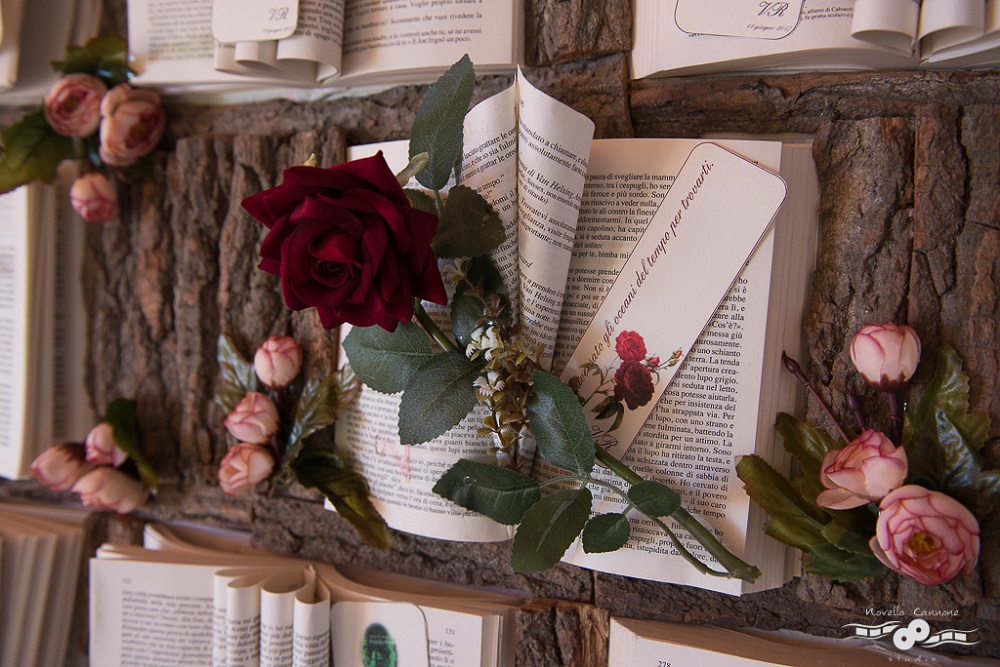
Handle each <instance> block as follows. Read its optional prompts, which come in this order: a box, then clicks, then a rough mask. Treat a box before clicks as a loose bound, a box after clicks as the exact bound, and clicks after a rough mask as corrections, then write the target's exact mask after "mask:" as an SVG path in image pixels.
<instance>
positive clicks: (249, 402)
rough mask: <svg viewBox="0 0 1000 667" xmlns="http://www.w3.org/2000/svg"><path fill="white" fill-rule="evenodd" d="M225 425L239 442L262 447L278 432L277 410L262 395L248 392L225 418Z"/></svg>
mask: <svg viewBox="0 0 1000 667" xmlns="http://www.w3.org/2000/svg"><path fill="white" fill-rule="evenodd" d="M225 424H226V428H227V429H228V430H229V432H230V433H231V434H232V435H233V437H234V438H236V439H237V440H239V441H240V442H250V443H253V444H255V445H262V444H264V443H266V442H267V441H269V440H270V439H271V436H273V435H274V434H275V433H277V432H278V408H277V407H275V405H274V403H272V402H271V399H269V398H268V397H267V396H265V395H264V394H261V393H259V392H256V391H248V392H247V393H246V396H244V397H243V398H242V399H241V400H240V402H239V403H237V404H236V407H235V408H233V411H232V412H230V413H229V416H228V417H226V421H225Z"/></svg>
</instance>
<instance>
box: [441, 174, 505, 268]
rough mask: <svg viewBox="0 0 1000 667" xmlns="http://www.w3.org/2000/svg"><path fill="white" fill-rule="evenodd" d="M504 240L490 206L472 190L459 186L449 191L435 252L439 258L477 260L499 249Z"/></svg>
mask: <svg viewBox="0 0 1000 667" xmlns="http://www.w3.org/2000/svg"><path fill="white" fill-rule="evenodd" d="M504 236H505V233H504V227H503V222H501V220H500V216H499V215H498V214H497V212H496V211H495V210H494V209H493V207H492V206H490V203H489V202H488V201H486V200H485V199H483V196H482V195H480V194H479V193H478V192H476V191H475V190H473V189H472V188H469V187H466V186H464V185H456V186H455V187H453V188H452V189H451V190H449V191H448V199H447V200H445V204H444V214H443V215H442V216H441V220H440V222H439V223H438V228H437V231H436V232H435V233H434V240H433V241H432V242H431V248H432V249H433V250H434V255H435V256H437V257H476V256H478V255H486V254H488V253H489V252H490V251H492V250H493V249H494V248H496V247H498V246H499V245H500V244H501V243H503V240H504Z"/></svg>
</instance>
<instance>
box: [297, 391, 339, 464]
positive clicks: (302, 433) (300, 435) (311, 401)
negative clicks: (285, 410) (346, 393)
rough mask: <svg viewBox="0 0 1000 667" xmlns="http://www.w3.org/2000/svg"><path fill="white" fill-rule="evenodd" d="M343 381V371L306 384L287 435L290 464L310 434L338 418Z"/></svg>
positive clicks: (300, 394)
mask: <svg viewBox="0 0 1000 667" xmlns="http://www.w3.org/2000/svg"><path fill="white" fill-rule="evenodd" d="M340 382H341V377H340V374H339V373H334V374H333V375H329V376H327V377H325V378H323V379H321V380H318V379H316V378H312V379H310V380H309V381H307V382H306V384H305V386H303V387H302V391H301V392H300V393H299V396H298V399H297V400H296V401H295V406H294V407H295V412H294V414H293V415H292V421H291V426H289V428H288V434H287V436H286V438H285V461H286V465H291V463H292V462H294V461H295V459H296V458H297V457H298V456H299V452H301V451H302V446H303V445H304V444H305V439H306V438H308V437H309V436H310V435H312V434H313V433H316V432H317V431H320V430H322V429H324V428H326V427H327V426H330V425H332V424H333V423H334V422H335V421H337V408H338V407H339V405H340V401H339V397H338V392H339V390H340Z"/></svg>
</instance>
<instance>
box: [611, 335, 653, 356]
mask: <svg viewBox="0 0 1000 667" xmlns="http://www.w3.org/2000/svg"><path fill="white" fill-rule="evenodd" d="M615 352H617V353H618V356H619V357H621V358H622V361H642V360H643V359H645V358H646V341H644V340H643V339H642V336H640V335H639V334H638V333H636V332H635V331H623V332H621V333H620V334H618V338H616V339H615Z"/></svg>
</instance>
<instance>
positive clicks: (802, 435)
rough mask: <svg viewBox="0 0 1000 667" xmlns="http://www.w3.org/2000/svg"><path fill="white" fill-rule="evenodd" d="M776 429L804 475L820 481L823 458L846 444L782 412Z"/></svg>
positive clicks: (776, 422)
mask: <svg viewBox="0 0 1000 667" xmlns="http://www.w3.org/2000/svg"><path fill="white" fill-rule="evenodd" d="M774 428H775V429H777V431H778V433H780V434H781V440H782V444H783V445H784V446H785V449H786V450H787V451H788V453H789V454H791V455H792V456H794V457H795V459H796V460H797V461H798V462H799V466H800V467H801V468H802V472H803V474H805V475H807V476H809V477H815V478H816V479H817V480H818V479H819V470H820V464H821V463H822V461H823V456H824V455H825V454H826V453H827V451H829V450H831V449H840V447H842V446H843V445H844V444H846V443H838V442H837V441H836V440H834V439H833V437H831V436H830V434H829V433H827V432H826V431H824V430H823V429H821V428H818V427H816V426H813V425H811V424H807V423H806V422H804V421H802V420H800V419H796V418H795V417H793V416H792V415H790V414H788V413H785V412H780V413H778V416H777V419H776V420H775V423H774Z"/></svg>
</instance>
